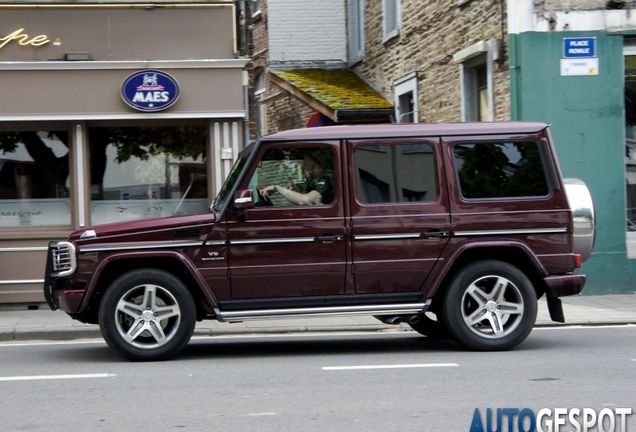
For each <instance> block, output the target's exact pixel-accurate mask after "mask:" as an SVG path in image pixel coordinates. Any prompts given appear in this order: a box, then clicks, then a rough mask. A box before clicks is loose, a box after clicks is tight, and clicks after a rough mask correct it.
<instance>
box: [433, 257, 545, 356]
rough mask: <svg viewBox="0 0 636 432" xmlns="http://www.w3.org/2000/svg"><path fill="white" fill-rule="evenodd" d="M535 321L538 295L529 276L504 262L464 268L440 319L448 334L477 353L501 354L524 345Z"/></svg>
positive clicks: (476, 263)
mask: <svg viewBox="0 0 636 432" xmlns="http://www.w3.org/2000/svg"><path fill="white" fill-rule="evenodd" d="M536 318H537V295H536V292H535V290H534V287H533V286H532V283H531V282H530V280H529V279H528V277H527V276H526V275H525V274H524V273H523V272H522V271H521V270H519V269H518V268H516V267H515V266H513V265H511V264H508V263H506V262H503V261H496V260H483V261H477V262H474V263H472V264H469V265H467V266H466V267H464V268H463V269H462V270H461V271H460V272H459V273H458V274H457V276H455V278H454V279H453V280H452V282H451V284H450V286H449V288H448V290H447V291H446V296H445V301H444V305H443V319H444V322H445V323H446V326H447V328H448V331H449V333H450V335H451V336H452V337H453V339H455V340H456V341H457V342H459V343H460V344H462V345H463V346H465V347H467V348H470V349H474V350H479V351H502V350H507V349H510V348H513V347H515V346H517V345H519V344H520V343H521V342H523V341H524V340H525V339H526V337H528V335H529V334H530V332H531V331H532V327H533V326H534V322H535V320H536Z"/></svg>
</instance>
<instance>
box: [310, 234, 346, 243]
mask: <svg viewBox="0 0 636 432" xmlns="http://www.w3.org/2000/svg"><path fill="white" fill-rule="evenodd" d="M343 238H344V237H343V236H338V235H331V234H324V235H321V236H318V237H316V240H317V241H319V242H323V243H330V242H335V241H342V239H343Z"/></svg>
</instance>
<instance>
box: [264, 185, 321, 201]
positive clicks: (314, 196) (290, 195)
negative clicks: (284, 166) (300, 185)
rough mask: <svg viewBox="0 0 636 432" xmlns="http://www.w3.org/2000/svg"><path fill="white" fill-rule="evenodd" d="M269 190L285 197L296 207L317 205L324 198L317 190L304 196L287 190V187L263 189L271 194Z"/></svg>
mask: <svg viewBox="0 0 636 432" xmlns="http://www.w3.org/2000/svg"><path fill="white" fill-rule="evenodd" d="M270 188H271V189H270ZM268 190H271V191H276V192H278V193H279V194H281V195H282V196H284V197H285V198H286V199H287V201H289V202H290V203H292V204H296V205H310V204H313V203H315V202H316V201H319V200H320V199H321V198H322V195H320V192H318V191H315V190H312V191H310V192H307V193H306V194H302V193H300V192H296V191H293V190H291V189H287V188H286V187H283V186H280V185H274V186H268V187H266V188H265V189H263V191H266V193H267V192H269V191H268Z"/></svg>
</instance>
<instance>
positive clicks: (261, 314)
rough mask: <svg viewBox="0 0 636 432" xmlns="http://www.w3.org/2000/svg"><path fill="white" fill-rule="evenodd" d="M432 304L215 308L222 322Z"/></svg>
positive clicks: (419, 308) (422, 308)
mask: <svg viewBox="0 0 636 432" xmlns="http://www.w3.org/2000/svg"><path fill="white" fill-rule="evenodd" d="M430 305H431V299H428V300H426V302H424V303H404V304H388V305H365V306H335V307H311V308H294V309H260V310H243V311H228V312H222V311H221V310H220V309H219V308H214V313H215V315H216V319H217V320H218V321H220V322H228V321H246V320H256V319H270V318H288V317H309V316H312V317H315V316H333V315H403V314H419V313H424V312H426V310H427V309H428V308H429V306H430Z"/></svg>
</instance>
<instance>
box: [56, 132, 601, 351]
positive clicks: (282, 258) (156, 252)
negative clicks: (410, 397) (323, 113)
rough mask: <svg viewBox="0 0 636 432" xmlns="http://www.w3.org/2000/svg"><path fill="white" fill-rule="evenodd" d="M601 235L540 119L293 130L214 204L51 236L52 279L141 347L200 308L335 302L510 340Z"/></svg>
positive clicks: (276, 309) (256, 153)
mask: <svg viewBox="0 0 636 432" xmlns="http://www.w3.org/2000/svg"><path fill="white" fill-rule="evenodd" d="M573 209H574V210H573ZM594 235H595V220H594V210H593V205H592V200H591V197H590V194H589V192H588V190H587V188H586V187H585V185H584V184H583V182H581V181H578V180H572V181H564V180H563V179H562V178H561V173H560V170H559V167H558V163H557V160H556V154H555V152H554V149H553V146H552V143H551V138H550V134H549V130H548V125H546V124H544V123H525V122H509V123H460V124H432V125H425V124H400V125H398V124H393V125H370V126H333V127H322V128H311V129H302V130H292V131H286V132H280V133H276V134H273V135H269V136H266V137H264V138H262V139H259V140H257V141H256V142H254V143H252V144H250V145H249V146H248V147H246V148H245V149H244V150H243V151H242V152H241V153H240V155H239V158H238V160H237V162H236V164H235V166H234V168H233V169H232V171H231V173H230V175H229V177H228V179H227V180H226V182H225V184H224V185H223V187H222V190H221V192H220V193H219V195H218V197H217V198H216V199H215V200H214V202H213V203H212V205H211V207H210V213H208V214H202V215H194V216H176V217H169V218H163V219H153V220H143V221H136V222H127V223H118V224H110V225H101V226H94V227H90V228H89V229H82V230H80V231H77V232H75V233H73V234H72V235H71V236H70V238H69V239H68V240H67V241H59V242H52V243H51V244H50V246H49V258H48V263H47V269H46V281H45V286H44V293H45V296H46V299H47V301H48V304H49V306H50V307H51V308H52V309H57V308H61V309H63V310H64V311H66V312H67V313H68V314H69V315H71V316H72V317H73V318H75V319H78V320H80V321H82V322H86V323H98V324H99V325H100V328H101V330H102V334H103V336H104V338H105V339H106V341H107V342H108V344H109V345H110V346H111V347H112V348H113V349H114V350H115V351H116V352H118V353H119V354H121V355H122V356H124V357H126V358H128V359H131V360H159V359H165V358H168V357H170V356H172V355H174V354H175V353H177V352H178V351H179V350H180V349H181V348H183V346H184V345H185V344H187V342H188V340H189V339H190V337H191V335H192V332H193V330H194V326H195V322H196V321H197V320H204V319H216V320H219V321H240V320H248V319H264V318H278V317H289V316H295V317H299V316H306V317H313V316H320V315H341V314H370V315H374V316H376V317H377V318H378V319H380V320H382V321H383V322H385V323H392V324H396V323H399V322H406V323H408V324H410V325H411V327H412V328H413V329H415V330H416V331H418V332H420V333H422V334H424V335H427V336H429V337H442V336H450V337H452V338H453V339H455V340H456V341H458V342H459V343H460V344H462V345H463V346H465V347H467V348H470V349H476V350H505V349H509V348H512V347H514V346H516V345H518V344H519V343H521V342H522V341H523V340H524V339H525V338H526V337H527V336H528V334H529V333H530V331H531V330H532V327H533V325H534V322H535V319H536V314H537V298H539V297H540V296H542V295H546V297H547V302H548V306H549V309H550V314H551V317H552V319H553V320H555V321H561V322H562V321H563V320H564V318H563V311H562V307H561V303H560V300H559V297H561V296H565V295H571V294H578V293H579V292H580V291H581V289H582V288H583V285H584V283H585V276H584V275H581V274H574V273H573V272H574V271H575V270H576V269H577V268H578V267H580V266H581V263H582V262H583V261H585V260H586V259H587V258H588V256H589V255H590V253H591V249H592V246H593V243H594Z"/></svg>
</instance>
